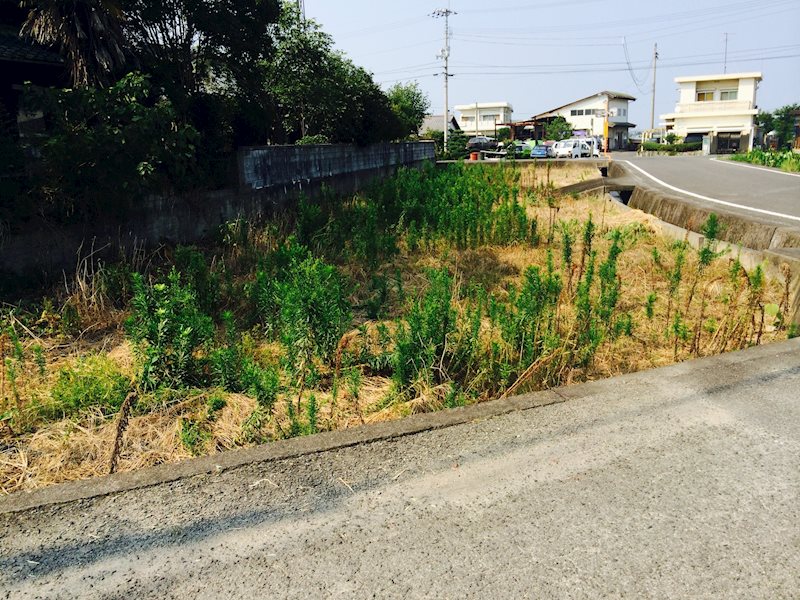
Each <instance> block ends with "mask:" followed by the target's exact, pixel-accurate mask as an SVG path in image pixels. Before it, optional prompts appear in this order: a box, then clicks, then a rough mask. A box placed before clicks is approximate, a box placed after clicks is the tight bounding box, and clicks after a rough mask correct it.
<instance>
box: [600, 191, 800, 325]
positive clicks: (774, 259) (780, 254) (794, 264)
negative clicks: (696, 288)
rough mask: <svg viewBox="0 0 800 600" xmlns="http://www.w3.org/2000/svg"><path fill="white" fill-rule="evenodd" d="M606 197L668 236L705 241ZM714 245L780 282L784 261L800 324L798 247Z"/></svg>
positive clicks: (794, 317) (697, 243)
mask: <svg viewBox="0 0 800 600" xmlns="http://www.w3.org/2000/svg"><path fill="white" fill-rule="evenodd" d="M608 191H612V190H608ZM606 198H607V200H608V201H610V202H614V203H615V204H616V205H617V206H619V207H620V208H622V209H623V210H629V211H639V212H642V213H644V214H647V215H649V216H650V217H651V219H652V220H653V221H655V225H656V226H657V227H658V228H659V229H660V230H661V234H662V235H665V236H667V237H668V238H670V239H673V240H678V241H683V240H685V241H687V242H688V243H689V244H690V245H691V246H692V247H694V248H700V247H701V246H702V245H703V244H704V243H705V237H704V236H703V235H702V234H700V233H697V232H695V231H694V230H693V229H691V228H687V227H681V226H680V225H675V224H673V223H671V222H669V221H665V220H663V219H662V218H660V217H659V215H655V214H653V213H651V212H649V211H647V210H644V209H643V208H639V207H635V206H629V205H627V204H624V203H622V202H618V201H617V199H616V198H614V197H613V196H611V194H610V193H606ZM716 248H717V250H719V251H725V252H726V253H727V255H728V256H731V257H737V258H738V259H739V261H740V262H741V263H742V265H743V266H744V267H745V268H746V269H748V270H750V269H754V268H755V267H756V266H758V265H761V266H762V268H763V269H764V272H765V274H766V275H767V277H769V278H770V279H775V280H776V281H780V282H783V281H784V279H785V278H784V273H783V270H782V267H783V265H784V264H785V265H787V266H788V267H789V269H790V272H791V280H790V286H789V304H790V306H789V311H788V312H789V320H790V321H791V322H792V323H796V324H798V325H800V249H798V248H791V247H779V248H764V249H753V248H748V247H747V246H743V245H741V244H737V243H735V242H730V241H724V240H718V241H717V242H716Z"/></svg>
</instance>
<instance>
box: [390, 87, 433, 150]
mask: <svg viewBox="0 0 800 600" xmlns="http://www.w3.org/2000/svg"><path fill="white" fill-rule="evenodd" d="M386 95H387V96H388V97H389V103H390V104H391V106H392V112H394V114H395V116H396V117H397V120H398V121H399V122H400V130H399V131H400V135H401V137H407V136H411V135H416V134H417V133H418V132H419V128H420V127H422V122H423V121H424V120H425V115H427V114H428V111H429V110H430V108H431V102H430V100H429V99H428V97H427V96H426V95H425V94H424V93H423V91H422V90H421V89H419V84H418V83H417V82H413V83H407V84H402V83H398V84H395V85H393V86H392V87H390V88H389V91H388V92H387V94H386Z"/></svg>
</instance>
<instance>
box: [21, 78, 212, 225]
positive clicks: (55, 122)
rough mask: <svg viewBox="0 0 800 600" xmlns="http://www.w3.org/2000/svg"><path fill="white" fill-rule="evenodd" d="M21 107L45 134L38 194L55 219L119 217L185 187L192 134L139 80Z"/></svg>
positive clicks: (37, 99) (47, 93)
mask: <svg viewBox="0 0 800 600" xmlns="http://www.w3.org/2000/svg"><path fill="white" fill-rule="evenodd" d="M36 94H38V96H37V95H36ZM26 102H27V104H28V106H29V107H30V108H32V109H41V110H42V111H43V112H44V114H45V116H46V117H47V120H48V123H49V126H50V131H49V136H48V137H46V138H42V139H43V140H44V142H43V143H42V146H41V148H40V151H41V169H40V174H39V181H38V187H39V190H40V192H41V196H42V198H43V201H42V204H43V207H42V208H43V209H45V210H46V209H48V208H50V207H52V206H54V207H55V211H53V212H54V213H55V214H54V215H53V216H55V217H56V218H58V219H61V220H70V219H71V218H74V217H75V216H77V217H79V218H84V219H85V218H91V217H94V216H96V215H99V214H102V215H104V216H105V215H109V214H116V215H118V216H120V217H123V216H125V214H126V211H127V210H128V208H129V207H130V206H131V203H132V202H133V201H134V200H136V199H138V198H139V197H141V196H142V195H143V194H147V193H163V192H172V191H176V190H177V191H180V190H181V189H187V188H188V187H189V186H190V185H191V184H192V181H193V177H192V172H193V170H194V165H195V144H196V143H197V141H198V134H197V131H196V130H195V129H194V128H193V127H191V126H189V125H186V124H183V123H181V122H180V119H179V118H178V116H177V114H176V112H175V110H174V108H173V106H172V104H171V103H170V102H169V100H166V99H164V98H163V97H159V96H158V94H157V93H155V92H154V91H153V90H152V89H151V87H150V85H149V82H148V80H147V78H146V77H145V76H143V75H141V74H139V73H130V74H128V75H126V76H125V77H123V78H122V79H120V80H119V81H118V82H117V83H115V84H114V85H112V86H110V87H108V88H91V87H86V88H80V89H72V90H37V92H36V93H34V92H32V91H31V92H30V94H29V98H27V99H26Z"/></svg>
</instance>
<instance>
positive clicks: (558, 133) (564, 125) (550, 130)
mask: <svg viewBox="0 0 800 600" xmlns="http://www.w3.org/2000/svg"><path fill="white" fill-rule="evenodd" d="M572 130H573V127H572V124H571V123H569V122H568V121H567V120H566V119H565V118H564V117H560V116H559V117H556V118H555V119H553V120H552V121H550V122H549V123H548V124H547V126H546V127H545V128H544V136H545V137H546V138H547V139H548V140H556V141H559V140H565V139H567V138H568V137H570V136H571V135H572Z"/></svg>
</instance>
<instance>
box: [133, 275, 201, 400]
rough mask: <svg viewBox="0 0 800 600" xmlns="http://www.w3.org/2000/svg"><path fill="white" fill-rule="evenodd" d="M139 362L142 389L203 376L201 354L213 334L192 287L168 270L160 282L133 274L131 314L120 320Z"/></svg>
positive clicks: (175, 384) (184, 383)
mask: <svg viewBox="0 0 800 600" xmlns="http://www.w3.org/2000/svg"><path fill="white" fill-rule="evenodd" d="M125 326H126V332H127V335H128V337H129V338H130V339H131V341H132V342H133V344H134V348H135V350H136V355H137V358H138V360H139V373H138V378H137V379H138V382H139V384H140V385H141V386H142V387H143V388H144V389H156V388H158V387H161V386H167V387H184V386H189V385H200V384H202V383H204V382H205V381H206V379H207V376H206V372H205V369H204V366H205V364H206V360H205V355H206V352H207V349H208V346H209V344H210V343H211V341H212V338H213V326H212V322H211V319H210V318H209V317H208V316H207V315H205V314H203V312H202V311H201V310H200V307H199V305H198V301H197V297H196V295H195V292H194V290H193V289H192V288H191V287H189V286H186V285H183V284H182V283H181V279H180V276H179V275H178V273H177V271H175V270H173V271H171V272H170V274H169V275H168V277H167V280H166V282H164V283H156V284H154V285H147V284H145V283H144V280H143V278H142V276H141V275H139V274H138V273H134V275H133V298H132V300H131V316H130V317H129V318H128V320H127V321H126V323H125Z"/></svg>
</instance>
